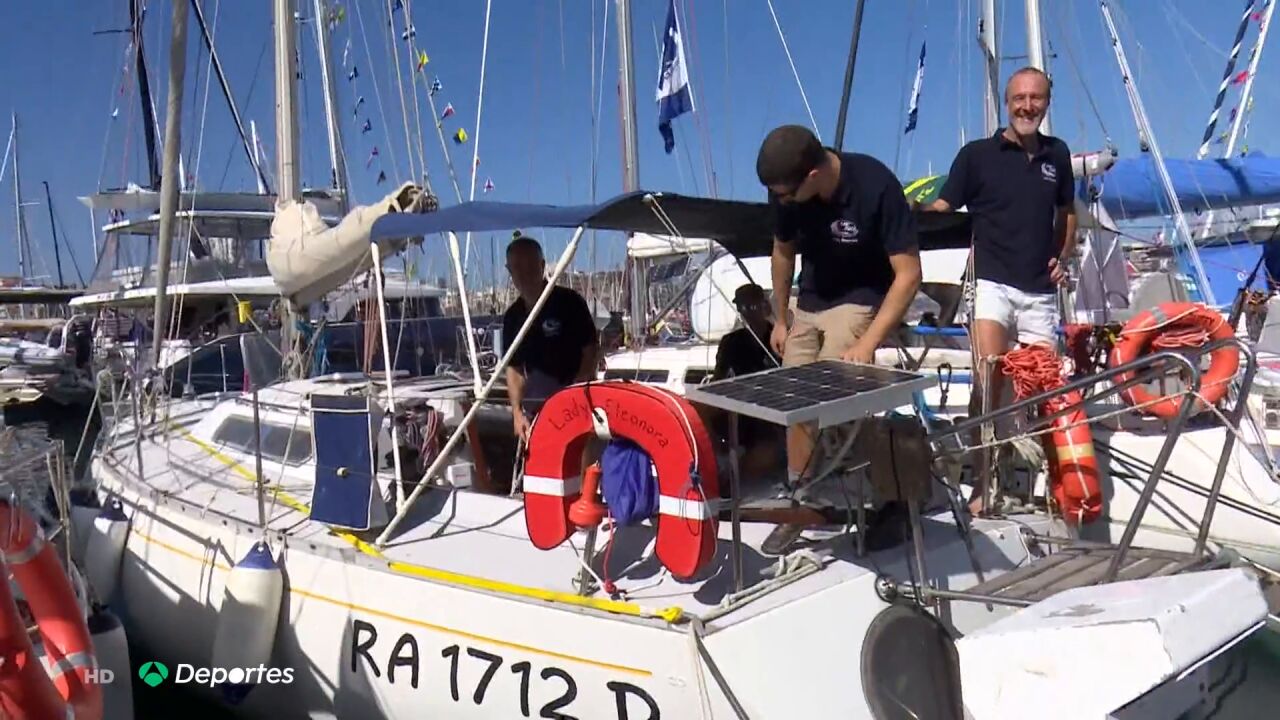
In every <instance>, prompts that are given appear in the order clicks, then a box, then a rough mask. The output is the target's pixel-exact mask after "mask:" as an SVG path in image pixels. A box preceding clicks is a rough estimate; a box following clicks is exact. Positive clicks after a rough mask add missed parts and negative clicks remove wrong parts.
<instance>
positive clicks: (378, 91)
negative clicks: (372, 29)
mask: <svg viewBox="0 0 1280 720" xmlns="http://www.w3.org/2000/svg"><path fill="white" fill-rule="evenodd" d="M351 5H352V7H354V8H355V11H356V21H357V22H359V23H360V39H361V41H363V45H364V57H365V60H366V61H367V62H368V63H369V77H370V78H371V79H372V80H373V97H374V99H375V100H376V101H377V103H378V123H379V124H380V125H382V139H383V141H384V143H385V145H386V148H387V153H388V154H389V155H390V157H391V167H392V168H395V169H396V170H399V169H400V160H399V159H397V158H396V147H395V142H394V141H393V140H392V139H391V132H390V131H389V130H388V129H387V111H386V108H385V107H384V106H383V104H382V86H381V85H379V84H378V73H376V72H374V71H373V68H374V64H373V53H372V52H371V51H370V50H369V34H368V33H367V32H366V31H365V28H364V13H363V12H361V11H360V3H358V2H357V3H351Z"/></svg>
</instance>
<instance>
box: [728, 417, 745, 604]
mask: <svg viewBox="0 0 1280 720" xmlns="http://www.w3.org/2000/svg"><path fill="white" fill-rule="evenodd" d="M729 495H730V497H729V517H730V524H731V525H730V526H731V528H732V533H733V541H732V543H731V544H730V545H729V558H730V562H731V564H732V565H733V591H734V592H735V593H740V592H742V479H741V476H740V475H739V465H738V413H735V412H731V413H729Z"/></svg>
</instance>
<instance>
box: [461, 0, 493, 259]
mask: <svg viewBox="0 0 1280 720" xmlns="http://www.w3.org/2000/svg"><path fill="white" fill-rule="evenodd" d="M492 8H493V0H485V4H484V42H483V43H482V44H481V46H480V91H479V94H478V96H477V98H476V130H475V134H474V135H473V136H472V138H471V140H472V143H471V194H470V196H469V197H468V200H470V201H473V202H474V201H475V199H476V175H477V172H476V171H477V170H478V169H479V167H480V113H481V112H482V111H483V110H484V76H485V72H484V71H485V65H486V62H487V61H488V59H489V11H490V10H491V9H492ZM470 264H471V232H470V231H468V232H467V244H466V249H465V250H464V251H463V253H462V266H463V267H464V268H465V267H467V266H468V265H470Z"/></svg>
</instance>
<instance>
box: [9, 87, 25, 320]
mask: <svg viewBox="0 0 1280 720" xmlns="http://www.w3.org/2000/svg"><path fill="white" fill-rule="evenodd" d="M11 137H12V138H13V140H12V143H13V211H14V216H15V218H16V220H17V230H18V234H17V241H18V284H19V285H26V284H27V219H26V216H25V215H24V214H23V212H22V179H21V176H20V175H19V174H18V113H16V112H15V113H13V134H12V135H11ZM19 310H20V312H21V313H22V316H23V317H26V308H25V307H22V306H20V307H19Z"/></svg>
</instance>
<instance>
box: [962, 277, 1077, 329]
mask: <svg viewBox="0 0 1280 720" xmlns="http://www.w3.org/2000/svg"><path fill="white" fill-rule="evenodd" d="M973 317H974V319H975V320H994V321H996V322H998V323H1000V324H1001V325H1003V326H1005V329H1007V330H1008V331H1009V335H1010V337H1011V338H1013V337H1016V338H1017V339H1018V342H1020V343H1025V344H1028V345H1030V344H1032V343H1049V344H1050V345H1053V344H1056V343H1057V334H1058V320H1059V318H1058V303H1057V299H1056V298H1055V297H1054V295H1053V293H1028V292H1023V291H1021V290H1019V289H1017V288H1015V287H1010V286H1008V285H1002V284H1000V283H997V282H992V281H990V280H978V287H977V294H976V296H975V297H974V301H973Z"/></svg>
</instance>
